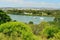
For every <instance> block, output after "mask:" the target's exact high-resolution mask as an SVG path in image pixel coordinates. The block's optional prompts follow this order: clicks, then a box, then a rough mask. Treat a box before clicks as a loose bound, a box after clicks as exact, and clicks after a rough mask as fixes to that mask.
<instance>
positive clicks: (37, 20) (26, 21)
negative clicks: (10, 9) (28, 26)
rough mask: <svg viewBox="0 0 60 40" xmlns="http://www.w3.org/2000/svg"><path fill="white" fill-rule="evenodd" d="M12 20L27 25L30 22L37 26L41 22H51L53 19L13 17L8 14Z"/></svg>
mask: <svg viewBox="0 0 60 40" xmlns="http://www.w3.org/2000/svg"><path fill="white" fill-rule="evenodd" d="M8 15H9V16H10V17H11V19H12V20H16V21H19V22H20V21H21V22H25V23H29V21H32V22H33V23H34V24H39V23H41V21H46V22H49V21H53V20H54V17H41V16H24V15H13V14H8Z"/></svg>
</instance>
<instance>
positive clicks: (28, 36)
mask: <svg viewBox="0 0 60 40" xmlns="http://www.w3.org/2000/svg"><path fill="white" fill-rule="evenodd" d="M0 33H3V34H4V35H6V36H9V37H12V39H13V40H15V39H16V37H21V38H22V39H23V40H35V37H34V35H33V33H32V30H31V28H30V27H29V26H27V25H26V24H24V23H22V22H7V23H4V24H1V25H0Z"/></svg>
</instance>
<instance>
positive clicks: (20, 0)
mask: <svg viewBox="0 0 60 40" xmlns="http://www.w3.org/2000/svg"><path fill="white" fill-rule="evenodd" d="M0 2H13V3H18V2H23V0H0Z"/></svg>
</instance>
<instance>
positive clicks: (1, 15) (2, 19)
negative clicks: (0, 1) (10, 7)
mask: <svg viewBox="0 0 60 40" xmlns="http://www.w3.org/2000/svg"><path fill="white" fill-rule="evenodd" d="M9 21H11V18H10V17H9V16H8V15H7V14H6V13H5V12H3V11H1V10H0V24H2V23H6V22H9Z"/></svg>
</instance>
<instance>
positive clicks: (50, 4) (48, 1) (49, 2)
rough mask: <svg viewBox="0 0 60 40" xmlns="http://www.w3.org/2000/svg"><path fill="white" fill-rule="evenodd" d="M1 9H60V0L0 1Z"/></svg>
mask: <svg viewBox="0 0 60 40" xmlns="http://www.w3.org/2000/svg"><path fill="white" fill-rule="evenodd" d="M0 7H37V8H40V7H45V8H60V0H0Z"/></svg>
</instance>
